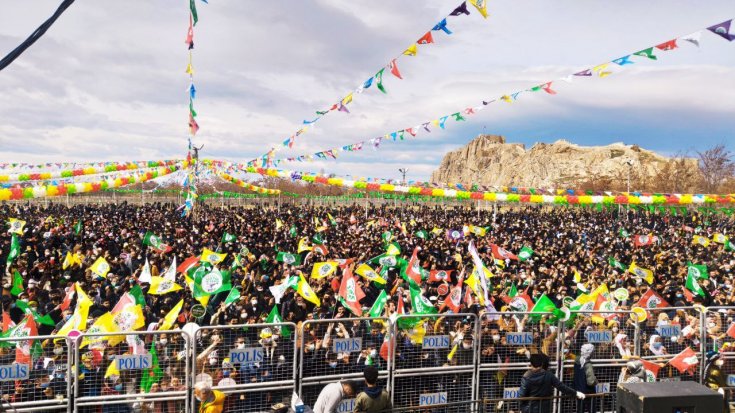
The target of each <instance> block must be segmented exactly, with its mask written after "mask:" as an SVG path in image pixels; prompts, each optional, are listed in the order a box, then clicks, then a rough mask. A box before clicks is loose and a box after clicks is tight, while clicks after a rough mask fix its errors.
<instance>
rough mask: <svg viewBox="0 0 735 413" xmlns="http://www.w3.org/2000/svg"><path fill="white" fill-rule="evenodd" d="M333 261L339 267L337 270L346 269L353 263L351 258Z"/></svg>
mask: <svg viewBox="0 0 735 413" xmlns="http://www.w3.org/2000/svg"><path fill="white" fill-rule="evenodd" d="M335 261H337V264H338V265H339V268H342V269H345V268H347V267H348V266H349V265H350V264H352V263H353V262H355V260H354V259H352V258H347V259H344V258H337V259H336V260H335Z"/></svg>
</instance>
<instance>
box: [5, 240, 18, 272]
mask: <svg viewBox="0 0 735 413" xmlns="http://www.w3.org/2000/svg"><path fill="white" fill-rule="evenodd" d="M18 255H20V239H19V238H18V234H13V235H12V236H11V237H10V252H9V253H8V259H7V261H6V262H7V266H8V267H9V266H10V265H11V264H12V263H13V260H15V258H17V257H18Z"/></svg>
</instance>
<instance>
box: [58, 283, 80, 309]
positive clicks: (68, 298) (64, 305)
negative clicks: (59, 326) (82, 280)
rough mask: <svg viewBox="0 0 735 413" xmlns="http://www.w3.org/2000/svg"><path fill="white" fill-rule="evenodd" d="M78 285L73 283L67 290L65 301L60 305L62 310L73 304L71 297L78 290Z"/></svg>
mask: <svg viewBox="0 0 735 413" xmlns="http://www.w3.org/2000/svg"><path fill="white" fill-rule="evenodd" d="M76 285H77V283H74V284H72V285H71V287H69V289H68V290H67V291H66V295H65V296H64V301H62V302H61V305H60V306H59V308H60V309H61V311H64V310H66V309H67V308H69V306H70V305H71V299H72V298H74V293H75V292H76V290H77V288H76Z"/></svg>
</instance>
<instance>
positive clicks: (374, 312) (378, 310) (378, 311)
mask: <svg viewBox="0 0 735 413" xmlns="http://www.w3.org/2000/svg"><path fill="white" fill-rule="evenodd" d="M387 302H388V294H387V293H386V292H385V290H382V291H380V295H378V298H377V299H376V300H375V302H374V303H373V306H372V307H370V311H369V312H368V316H369V317H371V318H377V317H381V316H382V315H383V310H384V309H385V304H386V303H387Z"/></svg>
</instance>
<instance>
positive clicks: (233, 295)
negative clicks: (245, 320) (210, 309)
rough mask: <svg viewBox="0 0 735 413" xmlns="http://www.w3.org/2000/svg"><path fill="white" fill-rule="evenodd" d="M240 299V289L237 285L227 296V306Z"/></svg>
mask: <svg viewBox="0 0 735 413" xmlns="http://www.w3.org/2000/svg"><path fill="white" fill-rule="evenodd" d="M239 299H240V290H238V289H237V287H235V288H233V289H231V290H230V293H229V294H228V295H227V298H225V307H229V305H230V304H232V303H234V302H235V301H237V300H239Z"/></svg>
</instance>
